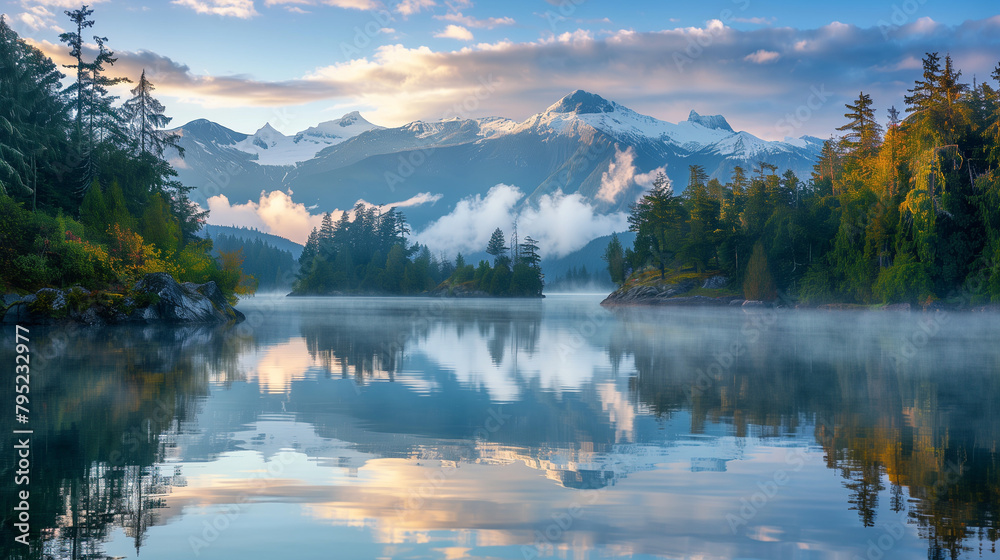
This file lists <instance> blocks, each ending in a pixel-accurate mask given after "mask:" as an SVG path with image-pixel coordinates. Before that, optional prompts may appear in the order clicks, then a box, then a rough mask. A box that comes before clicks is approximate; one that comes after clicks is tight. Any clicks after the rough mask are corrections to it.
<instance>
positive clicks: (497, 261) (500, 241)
mask: <svg viewBox="0 0 1000 560" xmlns="http://www.w3.org/2000/svg"><path fill="white" fill-rule="evenodd" d="M486 253H487V254H489V255H492V256H493V266H500V265H501V264H502V263H506V262H507V242H506V241H504V236H503V230H501V229H500V228H497V229H495V230H493V235H491V236H490V241H489V243H487V244H486Z"/></svg>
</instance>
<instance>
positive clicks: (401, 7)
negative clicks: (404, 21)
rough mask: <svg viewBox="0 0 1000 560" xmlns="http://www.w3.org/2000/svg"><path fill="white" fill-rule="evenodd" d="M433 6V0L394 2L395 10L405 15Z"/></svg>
mask: <svg viewBox="0 0 1000 560" xmlns="http://www.w3.org/2000/svg"><path fill="white" fill-rule="evenodd" d="M434 6H437V2H435V1H434V0H403V1H402V2H400V3H399V4H396V11H397V12H399V13H400V14H402V15H403V16H404V17H407V16H411V15H413V14H416V13H418V12H421V11H423V10H424V9H426V8H433V7H434Z"/></svg>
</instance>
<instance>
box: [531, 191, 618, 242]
mask: <svg viewBox="0 0 1000 560" xmlns="http://www.w3.org/2000/svg"><path fill="white" fill-rule="evenodd" d="M517 227H518V232H519V234H520V235H522V236H525V235H530V236H532V237H534V238H535V239H537V240H538V247H539V252H540V253H541V254H542V256H543V257H546V258H548V257H562V256H564V255H567V254H569V253H572V252H573V251H576V250H577V249H580V248H582V247H583V246H584V245H586V244H587V243H589V242H590V241H591V240H592V239H594V238H595V237H600V236H602V235H609V234H611V233H613V232H616V231H624V230H626V229H628V216H627V215H626V214H625V213H624V212H615V213H613V214H598V213H597V212H596V211H595V209H594V207H593V206H591V205H590V203H589V202H587V200H586V199H584V198H583V196H582V195H580V194H579V193H572V194H563V192H562V191H556V192H555V193H553V194H547V195H544V196H542V197H541V199H540V200H539V201H538V205H537V207H533V206H529V207H527V208H525V209H524V210H522V211H521V215H520V217H519V218H518V222H517Z"/></svg>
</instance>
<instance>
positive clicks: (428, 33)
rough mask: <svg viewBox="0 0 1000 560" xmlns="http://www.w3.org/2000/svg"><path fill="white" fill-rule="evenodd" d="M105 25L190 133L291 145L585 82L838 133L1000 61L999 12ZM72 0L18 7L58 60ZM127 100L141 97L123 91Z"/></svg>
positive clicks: (845, 8)
mask: <svg viewBox="0 0 1000 560" xmlns="http://www.w3.org/2000/svg"><path fill="white" fill-rule="evenodd" d="M90 5H91V7H92V8H93V9H94V16H93V17H94V19H95V20H96V21H97V24H96V26H95V27H94V28H92V30H91V31H92V33H91V32H88V35H94V34H98V35H101V36H106V37H108V39H109V45H110V47H111V48H112V49H113V50H115V51H116V53H117V54H118V56H119V62H118V63H117V64H116V66H115V69H116V70H117V71H118V72H120V73H121V74H123V75H126V76H128V77H131V78H132V79H135V78H137V77H138V74H139V72H141V70H142V69H143V68H145V69H146V70H147V76H148V77H149V78H150V79H151V80H152V81H153V83H154V84H155V85H157V87H158V90H157V91H158V95H159V98H160V100H161V101H163V102H164V103H165V104H166V105H167V109H168V110H167V113H168V114H169V115H171V116H173V117H174V122H173V124H174V125H180V124H183V123H184V122H187V121H189V120H192V119H195V118H200V117H205V118H209V119H211V120H214V121H216V122H219V123H221V124H223V125H226V126H229V127H230V128H234V129H236V130H239V131H241V132H253V131H254V130H256V129H257V128H259V127H260V126H261V125H263V124H264V122H270V123H271V124H272V125H273V126H274V127H275V128H277V129H278V130H280V131H282V132H284V133H286V134H290V133H294V132H296V131H299V130H302V129H304V128H306V127H308V126H311V125H314V124H316V123H318V122H321V121H325V120H330V119H334V118H337V117H339V116H341V115H342V114H344V113H346V112H349V111H352V110H359V111H361V113H362V114H363V115H364V116H365V117H366V118H367V119H368V120H370V121H372V122H374V123H376V124H380V125H384V126H393V125H402V124H405V123H407V122H410V121H413V120H436V119H439V118H442V116H451V115H457V116H462V117H481V116H493V115H500V116H506V117H511V118H516V119H523V118H526V117H528V116H530V115H531V114H533V113H537V112H540V111H542V110H544V108H545V107H546V106H548V105H549V104H551V103H553V102H554V101H556V100H557V99H559V98H560V97H561V96H562V95H565V94H566V93H569V92H570V91H572V90H574V89H578V88H579V89H585V90H588V91H592V92H595V93H598V94H600V95H602V96H604V97H606V98H609V99H612V100H615V101H618V102H620V103H622V104H624V105H626V106H629V107H631V108H633V109H635V110H637V111H639V112H642V113H645V114H649V115H652V116H655V117H657V118H661V119H664V120H670V121H677V120H683V119H684V118H686V116H687V114H688V112H689V111H690V110H692V109H695V110H697V111H698V112H699V113H702V114H719V113H721V114H724V115H725V116H726V117H727V118H728V119H729V121H730V122H731V124H732V125H733V126H734V128H736V129H743V130H748V131H750V132H752V133H754V134H757V135H758V136H761V137H764V138H769V139H780V138H782V137H784V136H799V135H802V134H812V135H817V136H821V137H827V136H829V135H830V134H831V133H832V132H833V128H834V127H836V126H838V125H840V124H842V122H843V116H842V115H843V112H844V111H843V104H844V103H845V102H847V101H850V100H851V99H853V98H854V97H856V96H857V94H858V91H859V90H864V91H865V92H866V93H867V92H870V93H872V95H873V97H874V98H875V101H876V104H877V105H878V106H879V108H880V111H881V113H883V114H884V109H885V108H887V107H888V106H889V105H892V104H895V105H897V107H900V108H902V105H903V103H902V95H903V94H904V93H905V90H906V88H907V87H910V86H912V83H913V80H914V79H916V78H918V77H919V75H920V59H921V57H922V56H923V54H924V53H925V52H927V51H940V52H942V53H945V52H950V53H951V54H952V56H953V57H954V58H955V59H956V62H957V63H958V66H959V68H961V69H962V70H963V71H964V74H963V77H964V78H965V79H967V80H969V81H971V79H972V78H973V76H974V75H975V76H976V77H977V79H980V80H982V79H986V78H988V75H989V73H990V71H992V69H993V68H994V67H996V65H997V63H998V62H1000V15H998V14H1000V7H998V5H997V4H996V3H995V2H985V1H979V2H970V1H958V2H948V3H945V2H940V1H934V0H923V1H921V0H905V1H900V0H894V1H880V0H868V1H847V2H836V3H834V2H824V3H808V4H806V3H802V2H790V1H779V0H710V1H699V2H691V1H686V2H670V1H666V2H664V1H660V2H654V1H648V2H620V1H619V2H611V1H602V0H561V1H558V0H549V1H545V0H530V1H529V0H515V1H510V2H503V3H499V2H492V3H490V2H482V1H480V2H475V1H472V0H403V1H401V2H396V1H389V2H383V1H380V0H174V1H172V2H170V1H162V2H141V1H134V0H132V1H119V0H104V1H98V2H92V3H91V4H90ZM71 7H78V4H76V3H75V2H73V1H70V0H17V1H5V2H2V3H0V11H2V12H3V13H4V14H6V17H7V19H8V21H9V22H10V24H11V26H12V27H13V28H14V29H15V30H16V31H18V32H19V33H20V34H21V35H22V36H24V37H26V38H28V39H30V40H31V41H32V42H34V43H35V44H36V45H37V46H39V47H40V48H42V50H44V51H45V52H46V53H48V54H50V55H51V56H53V57H55V58H57V60H58V59H59V58H60V57H65V52H66V49H65V48H64V47H63V46H62V45H61V44H59V42H58V33H59V31H60V29H61V28H66V27H68V25H69V21H68V18H66V16H65V15H64V14H63V11H64V10H65V9H68V8H71ZM121 93H122V94H124V92H121Z"/></svg>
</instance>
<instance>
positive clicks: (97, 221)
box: [80, 179, 110, 236]
mask: <svg viewBox="0 0 1000 560" xmlns="http://www.w3.org/2000/svg"><path fill="white" fill-rule="evenodd" d="M80 221H81V222H83V225H84V227H86V228H87V229H88V230H89V231H90V233H91V234H92V235H96V236H103V235H104V232H106V231H107V229H108V222H110V219H109V218H108V207H107V205H106V204H105V202H104V193H103V192H101V185H100V183H98V182H97V179H94V182H93V184H91V185H90V188H89V189H87V194H86V195H84V197H83V204H82V205H81V206H80Z"/></svg>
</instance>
